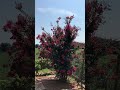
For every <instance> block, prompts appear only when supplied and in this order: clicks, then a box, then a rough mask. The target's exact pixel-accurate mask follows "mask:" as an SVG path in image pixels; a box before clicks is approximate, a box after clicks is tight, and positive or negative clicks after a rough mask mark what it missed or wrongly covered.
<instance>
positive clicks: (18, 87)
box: [0, 77, 35, 90]
mask: <svg viewBox="0 0 120 90" xmlns="http://www.w3.org/2000/svg"><path fill="white" fill-rule="evenodd" d="M34 87H35V86H34V78H33V79H31V78H25V77H22V78H19V77H16V78H11V79H9V80H0V88H1V90H33V89H34Z"/></svg>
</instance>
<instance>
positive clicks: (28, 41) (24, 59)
mask: <svg viewBox="0 0 120 90" xmlns="http://www.w3.org/2000/svg"><path fill="white" fill-rule="evenodd" d="M15 8H16V9H17V10H18V11H20V12H21V14H19V15H18V17H17V20H16V21H15V22H13V21H8V22H7V23H6V24H5V25H4V27H3V30H4V31H5V32H9V33H11V34H12V37H11V38H10V39H11V40H13V41H14V42H13V43H12V46H11V48H10V49H9V51H8V53H9V55H10V60H11V62H12V64H11V69H10V72H9V75H12V76H14V75H15V74H18V75H19V76H20V77H22V76H26V77H28V76H33V77H34V61H35V58H34V50H35V45H34V44H35V43H34V42H35V41H34V32H35V20H34V18H33V17H31V16H29V15H28V14H26V12H25V11H24V10H23V9H22V4H21V3H16V7H15Z"/></svg>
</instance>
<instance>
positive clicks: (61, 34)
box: [37, 16, 79, 80]
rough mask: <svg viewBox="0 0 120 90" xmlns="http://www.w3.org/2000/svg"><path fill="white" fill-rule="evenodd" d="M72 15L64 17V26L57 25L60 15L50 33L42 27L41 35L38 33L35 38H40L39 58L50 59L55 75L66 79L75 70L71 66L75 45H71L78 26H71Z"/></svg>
mask: <svg viewBox="0 0 120 90" xmlns="http://www.w3.org/2000/svg"><path fill="white" fill-rule="evenodd" d="M73 18H74V16H70V17H66V19H65V21H66V23H65V24H66V25H65V26H64V28H61V27H60V26H59V21H60V19H61V17H59V18H58V20H57V21H56V22H57V26H55V27H53V28H52V29H51V31H52V35H50V34H49V33H47V32H46V31H45V30H44V28H42V30H43V31H44V32H43V33H42V35H38V36H37V39H39V40H40V46H41V48H40V51H41V52H40V56H39V57H40V58H48V59H50V60H51V61H52V64H51V65H52V66H53V67H54V69H55V70H56V73H57V74H56V75H57V77H58V78H59V79H62V80H66V79H67V76H68V75H72V73H73V72H74V71H75V70H76V68H75V67H73V66H72V64H71V61H72V60H73V58H74V56H76V55H74V54H75V51H76V50H77V48H76V47H74V45H73V41H74V39H75V38H76V36H77V34H78V30H79V28H78V27H76V26H71V21H72V19H73Z"/></svg>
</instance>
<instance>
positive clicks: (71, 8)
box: [35, 0, 85, 43]
mask: <svg viewBox="0 0 120 90" xmlns="http://www.w3.org/2000/svg"><path fill="white" fill-rule="evenodd" d="M70 15H74V16H75V18H74V19H73V21H72V25H76V26H78V27H80V28H81V30H80V31H79V32H78V36H77V38H76V39H75V41H78V42H85V0H71V1H70V0H59V1H58V0H35V23H36V25H35V36H37V35H38V34H41V33H42V32H43V31H42V30H41V27H44V28H45V30H46V31H47V32H49V33H51V26H50V23H52V24H53V25H56V20H57V18H58V17H61V18H62V20H61V21H60V25H61V26H63V25H64V18H65V17H66V16H70ZM35 43H39V41H38V40H35Z"/></svg>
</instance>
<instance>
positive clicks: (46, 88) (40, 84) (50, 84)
mask: <svg viewBox="0 0 120 90" xmlns="http://www.w3.org/2000/svg"><path fill="white" fill-rule="evenodd" d="M35 80H36V81H35V83H36V85H35V87H36V89H35V90H81V89H78V86H77V84H76V83H72V84H71V83H63V82H60V81H58V80H57V79H56V78H55V76H54V75H50V76H40V77H36V78H35Z"/></svg>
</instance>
